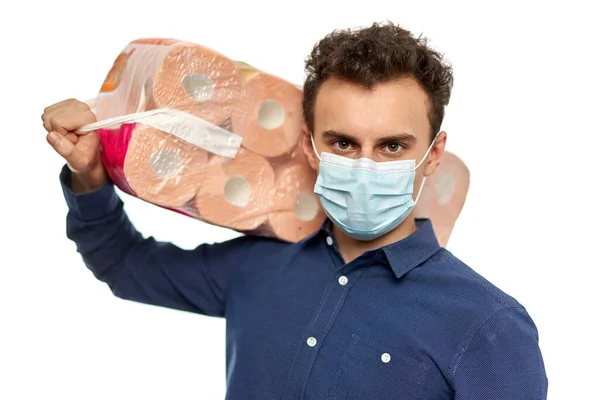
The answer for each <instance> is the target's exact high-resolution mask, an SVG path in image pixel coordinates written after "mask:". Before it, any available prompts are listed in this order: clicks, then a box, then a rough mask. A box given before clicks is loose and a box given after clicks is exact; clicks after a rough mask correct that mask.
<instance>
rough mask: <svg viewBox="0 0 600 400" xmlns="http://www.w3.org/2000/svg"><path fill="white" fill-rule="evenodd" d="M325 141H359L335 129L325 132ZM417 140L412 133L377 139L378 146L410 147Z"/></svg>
mask: <svg viewBox="0 0 600 400" xmlns="http://www.w3.org/2000/svg"><path fill="white" fill-rule="evenodd" d="M323 139H330V140H333V139H335V140H340V141H344V142H350V143H356V142H357V139H356V137H354V136H352V135H349V134H347V133H343V132H339V131H336V130H333V129H328V130H326V131H325V132H323ZM416 140H417V138H416V137H415V136H414V135H411V134H410V133H405V132H402V133H399V134H396V135H390V136H385V137H382V138H379V139H377V144H378V145H382V144H388V143H398V142H401V143H403V144H405V145H409V144H411V143H414V142H416Z"/></svg>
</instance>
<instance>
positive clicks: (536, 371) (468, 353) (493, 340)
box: [454, 307, 548, 400]
mask: <svg viewBox="0 0 600 400" xmlns="http://www.w3.org/2000/svg"><path fill="white" fill-rule="evenodd" d="M454 387H455V399H456V400H481V399H494V400H545V399H546V397H547V390H548V380H547V377H546V372H545V368H544V362H543V359H542V354H541V351H540V348H539V345H538V332H537V329H536V327H535V325H534V323H533V321H532V320H531V318H530V317H529V315H528V313H527V312H526V310H525V309H524V308H522V307H514V308H505V309H501V310H499V311H497V312H496V313H495V314H494V315H493V316H492V317H491V318H489V319H488V320H487V321H486V322H485V324H484V325H483V326H482V327H481V328H480V329H479V330H478V331H477V332H476V333H475V335H474V336H473V337H472V338H471V340H470V341H469V342H468V345H467V346H466V348H465V349H464V351H463V354H462V356H461V357H460V359H459V361H458V364H457V365H456V368H455V375H454Z"/></svg>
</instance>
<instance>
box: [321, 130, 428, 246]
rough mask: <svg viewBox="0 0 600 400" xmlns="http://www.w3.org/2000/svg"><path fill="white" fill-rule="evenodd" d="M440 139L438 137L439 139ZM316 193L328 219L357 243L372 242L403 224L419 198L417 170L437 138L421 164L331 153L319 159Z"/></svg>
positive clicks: (322, 155) (412, 161) (324, 154)
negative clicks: (416, 180)
mask: <svg viewBox="0 0 600 400" xmlns="http://www.w3.org/2000/svg"><path fill="white" fill-rule="evenodd" d="M436 139H437V136H436ZM311 140H312V145H313V149H314V150H315V153H316V154H317V157H318V158H319V160H320V164H319V176H318V178H317V183H316V184H315V189H314V191H315V194H317V196H319V198H320V200H321V205H322V206H323V209H324V210H325V213H326V214H327V215H328V216H329V218H330V219H331V220H332V221H333V222H334V223H335V224H336V225H337V226H338V227H340V229H342V230H343V231H344V232H346V233H347V234H348V235H350V236H352V237H354V238H355V239H358V240H364V241H368V240H373V239H376V238H378V237H380V236H383V235H385V234H386V233H388V232H390V231H391V230H393V229H394V228H396V227H397V226H398V225H400V224H401V223H402V222H403V221H404V220H405V219H406V217H407V216H408V215H409V214H410V212H411V211H412V209H413V208H414V206H415V204H416V202H417V201H418V199H419V195H420V194H421V190H422V189H423V184H424V183H425V178H423V181H422V182H421V186H420V188H419V192H418V193H417V198H416V199H413V188H414V182H415V171H416V170H417V168H419V166H421V164H422V163H423V161H424V160H425V159H426V158H427V155H428V154H429V152H430V151H431V148H432V147H433V144H434V143H435V139H434V140H433V141H432V143H431V145H430V146H429V148H428V149H427V152H426V153H425V156H424V157H423V158H422V159H421V161H420V162H419V164H416V160H399V161H388V162H375V161H373V160H371V159H369V158H359V159H356V160H355V159H351V158H347V157H342V156H338V155H335V154H330V153H325V152H324V153H322V154H321V155H320V156H319V154H318V152H317V149H316V147H315V142H314V139H313V137H312V135H311Z"/></svg>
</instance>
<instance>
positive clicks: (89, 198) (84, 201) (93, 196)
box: [60, 164, 121, 221]
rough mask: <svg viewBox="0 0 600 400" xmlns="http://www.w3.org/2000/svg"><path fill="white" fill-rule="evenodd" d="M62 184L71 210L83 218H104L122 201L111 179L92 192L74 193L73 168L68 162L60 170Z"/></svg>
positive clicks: (76, 215) (79, 217)
mask: <svg viewBox="0 0 600 400" xmlns="http://www.w3.org/2000/svg"><path fill="white" fill-rule="evenodd" d="M60 184H61V186H62V191H63V195H64V197H65V200H66V201H67V206H68V207H69V212H70V213H71V214H73V215H74V216H75V217H77V218H78V219H81V220H87V221H89V220H98V219H103V218H104V217H107V216H109V215H111V214H114V212H115V211H116V210H117V208H118V207H119V205H120V203H121V199H120V198H119V196H118V195H117V192H116V191H115V188H114V185H113V184H112V182H111V181H110V179H107V181H106V183H105V184H104V185H103V186H101V187H100V188H98V189H96V190H94V191H92V192H86V193H74V192H73V191H72V190H71V170H70V169H69V168H68V167H67V165H66V164H65V165H64V166H63V168H62V170H61V172H60Z"/></svg>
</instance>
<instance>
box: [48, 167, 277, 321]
mask: <svg viewBox="0 0 600 400" xmlns="http://www.w3.org/2000/svg"><path fill="white" fill-rule="evenodd" d="M70 177H71V171H70V170H69V169H68V168H67V167H66V166H65V167H64V168H63V170H62V171H61V174H60V180H61V185H62V189H63V193H64V196H65V199H66V202H67V205H68V214H67V237H68V238H69V239H70V240H72V241H73V242H74V243H75V244H76V248H77V251H78V252H79V253H80V255H81V257H82V259H83V262H84V263H85V265H86V266H87V267H88V268H89V269H90V270H91V271H92V273H93V274H94V276H95V277H96V278H97V279H98V280H100V281H102V282H105V283H106V284H107V285H108V286H109V287H110V289H111V290H112V292H113V294H114V295H115V296H117V297H119V298H122V299H126V300H131V301H136V302H140V303H145V304H151V305H156V306H162V307H167V308H173V309H178V310H182V311H189V312H194V313H199V314H204V315H209V316H215V317H223V316H224V313H225V304H224V303H225V293H226V289H227V285H228V282H229V281H230V279H231V278H232V275H233V274H234V273H235V271H236V270H237V269H238V267H239V264H240V262H242V260H245V261H247V260H252V258H253V255H255V254H257V252H258V253H260V252H261V251H262V252H264V250H261V248H262V246H263V245H264V244H265V242H266V241H267V239H261V238H257V237H250V236H242V237H240V238H236V239H233V240H230V241H226V242H223V243H217V244H202V245H200V246H198V247H196V248H195V249H193V250H184V249H181V248H179V247H177V246H175V245H173V244H172V243H165V242H159V241H156V240H155V239H154V238H152V237H147V238H144V237H142V235H141V234H140V233H139V232H138V231H137V230H136V228H135V227H134V226H133V224H132V223H131V221H130V220H129V218H128V216H127V215H126V213H125V211H124V209H123V202H122V200H121V199H120V198H119V196H118V195H117V193H116V191H115V188H114V186H113V184H112V183H110V181H109V182H107V183H106V184H105V185H104V186H102V187H101V188H99V189H97V190H95V191H93V192H89V193H82V194H75V193H73V192H72V191H71V190H70Z"/></svg>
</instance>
